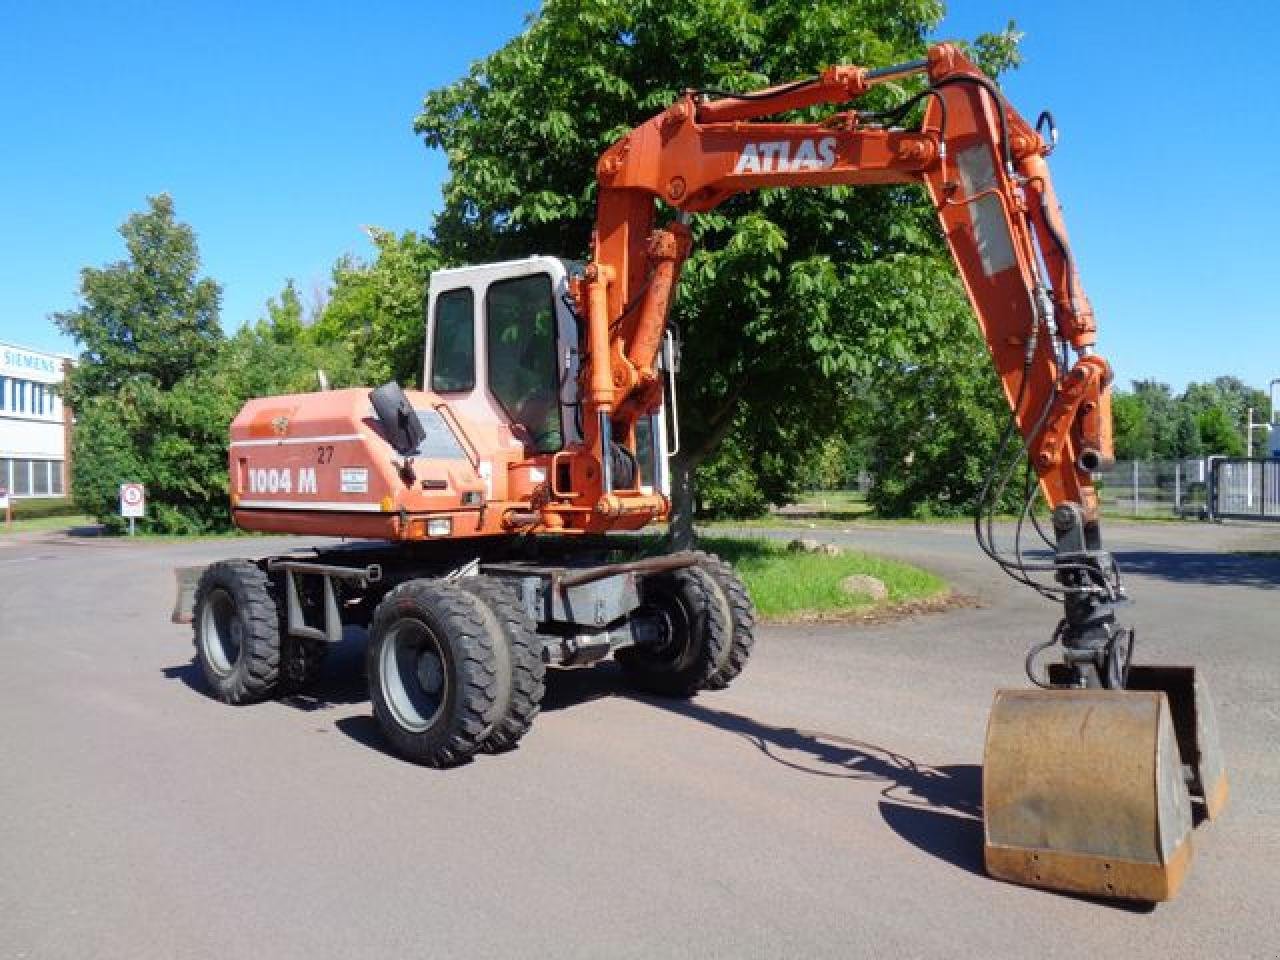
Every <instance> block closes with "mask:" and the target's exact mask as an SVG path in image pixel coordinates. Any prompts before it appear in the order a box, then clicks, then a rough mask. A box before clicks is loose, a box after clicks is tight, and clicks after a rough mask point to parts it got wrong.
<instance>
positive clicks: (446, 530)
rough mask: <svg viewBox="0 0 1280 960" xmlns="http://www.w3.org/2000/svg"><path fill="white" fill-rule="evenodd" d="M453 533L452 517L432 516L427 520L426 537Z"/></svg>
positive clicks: (445, 535) (444, 535)
mask: <svg viewBox="0 0 1280 960" xmlns="http://www.w3.org/2000/svg"><path fill="white" fill-rule="evenodd" d="M451 533H453V518H452V517H432V518H431V519H429V520H428V521H427V536H428V537H447V536H449V535H450V534H451Z"/></svg>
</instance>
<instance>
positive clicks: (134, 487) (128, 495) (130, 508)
mask: <svg viewBox="0 0 1280 960" xmlns="http://www.w3.org/2000/svg"><path fill="white" fill-rule="evenodd" d="M146 515H147V490H146V487H144V486H143V485H142V484H140V483H122V484H120V516H122V517H125V518H126V519H128V521H129V536H131V537H132V536H133V532H134V527H133V524H134V521H135V520H136V519H137V518H138V517H145V516H146Z"/></svg>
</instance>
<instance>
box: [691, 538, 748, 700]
mask: <svg viewBox="0 0 1280 960" xmlns="http://www.w3.org/2000/svg"><path fill="white" fill-rule="evenodd" d="M697 555H698V567H699V568H700V569H702V570H704V571H706V573H707V574H708V575H709V576H710V577H711V579H712V580H713V581H714V582H715V585H716V595H717V599H718V600H719V602H720V604H721V609H722V611H723V613H724V615H725V617H726V618H727V619H728V621H729V624H730V634H731V639H730V642H729V644H728V646H727V648H726V650H725V657H724V660H723V661H722V662H721V663H720V665H719V666H718V667H717V668H716V671H715V672H714V673H713V674H711V676H710V678H709V679H708V680H707V689H708V690H723V689H724V688H725V687H727V686H728V685H729V684H730V683H732V682H733V680H734V678H736V677H737V676H738V674H740V673H741V672H742V669H743V668H744V667H745V666H746V665H747V659H748V658H749V657H750V656H751V648H752V647H754V646H755V642H756V636H755V630H756V605H755V604H754V603H752V602H751V595H750V594H749V593H747V587H746V585H745V584H744V583H743V582H742V578H741V577H739V576H738V574H737V573H736V572H735V571H734V569H733V567H732V566H730V565H729V564H728V563H727V562H725V561H724V560H722V559H721V558H720V557H717V556H716V555H715V554H714V553H706V552H705V551H702V550H698V551H697Z"/></svg>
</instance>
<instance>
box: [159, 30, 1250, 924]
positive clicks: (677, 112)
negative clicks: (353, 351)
mask: <svg viewBox="0 0 1280 960" xmlns="http://www.w3.org/2000/svg"><path fill="white" fill-rule="evenodd" d="M920 74H923V75H924V78H925V80H926V84H925V87H924V89H923V90H922V91H921V92H920V93H918V94H917V95H915V96H914V97H911V98H909V99H906V100H905V101H903V102H902V103H900V104H899V105H897V106H895V107H893V108H891V109H889V110H884V111H879V112H871V111H863V112H859V111H858V110H857V109H854V108H851V106H850V105H851V104H853V103H854V102H856V101H857V100H858V99H859V98H860V97H861V96H862V95H864V94H865V93H867V91H868V90H870V89H871V88H872V87H873V86H875V85H876V84H881V83H884V82H886V81H890V80H902V79H905V78H908V77H912V76H915V75H920ZM823 105H830V106H831V108H832V109H833V111H834V112H832V113H831V114H830V115H829V116H826V117H825V119H821V120H818V121H816V122H770V121H769V120H767V119H766V118H769V117H773V116H777V115H779V114H783V113H787V112H790V111H796V110H802V109H808V108H815V107H820V106H823ZM919 105H922V106H923V113H922V120H921V121H920V122H919V124H918V125H917V126H916V127H915V128H911V129H908V128H905V127H904V125H903V124H904V122H905V121H906V120H907V118H909V117H911V116H914V115H915V112H916V111H914V110H913V108H916V107H917V106H919ZM1055 140H1056V130H1055V129H1054V128H1053V121H1052V117H1050V116H1048V115H1047V114H1042V115H1041V118H1040V121H1038V122H1037V124H1036V125H1034V126H1033V125H1031V124H1029V123H1028V122H1027V121H1026V120H1024V119H1023V118H1022V117H1021V116H1020V115H1019V114H1018V113H1017V112H1015V111H1014V110H1013V109H1012V108H1011V107H1010V106H1009V105H1008V103H1007V102H1006V101H1005V98H1004V96H1003V95H1002V93H1001V91H1000V90H999V88H998V87H997V86H996V85H995V84H994V83H993V82H992V81H991V80H990V79H989V78H988V77H987V76H986V75H985V74H984V73H983V72H982V71H981V70H980V69H978V68H977V67H976V66H975V65H974V64H973V63H971V62H970V61H969V60H968V59H966V58H965V56H964V55H963V54H962V53H961V52H960V51H959V50H958V49H957V48H956V47H954V46H951V45H948V44H940V45H937V46H933V47H931V48H930V49H929V50H928V54H927V57H926V58H924V59H921V60H918V61H914V62H911V63H904V64H899V65H896V66H890V67H884V68H880V69H864V68H861V67H856V66H835V67H830V68H828V69H826V70H824V71H823V72H822V74H821V75H819V76H816V77H812V78H808V79H804V80H799V81H796V82H793V83H787V84H784V85H782V86H776V87H772V88H769V89H765V90H759V91H755V92H751V93H740V94H732V95H724V94H715V93H708V92H703V91H688V92H686V93H685V94H684V95H682V96H681V97H680V98H679V99H678V100H676V102H675V103H673V104H672V105H671V106H670V107H669V108H667V109H666V110H665V111H663V112H662V113H660V114H658V115H657V116H655V117H653V118H651V119H650V120H648V121H647V122H645V123H643V124H641V125H639V126H638V127H636V128H635V129H633V130H631V131H630V132H629V133H627V134H626V135H625V136H623V137H622V138H621V139H620V140H618V141H617V142H616V143H614V144H613V145H612V146H610V147H609V148H608V149H607V150H606V151H605V152H604V154H603V156H601V158H600V160H599V164H598V167H597V177H598V183H599V207H598V213H597V221H596V231H595V235H594V240H593V246H592V250H591V259H590V261H589V262H588V263H586V264H585V265H583V264H579V263H574V262H570V261H565V260H561V259H558V258H555V257H548V256H535V257H530V258H529V259H526V260H518V261H511V262H505V263H494V264H486V265H483V266H475V267H463V268H458V269H447V270H440V271H437V272H436V273H434V274H433V275H432V278H431V283H430V290H429V294H428V298H427V338H428V339H427V351H426V367H425V371H424V387H425V389H423V390H404V389H402V388H401V387H400V386H399V385H397V384H395V383H390V384H386V385H384V386H382V387H379V388H377V389H375V390H372V391H368V390H364V389H346V390H332V391H321V392H316V393H308V394H298V395H292V396H276V397H266V398H262V399H257V400H252V401H250V402H249V403H248V404H246V406H245V407H244V409H243V410H242V411H241V412H240V414H239V415H238V416H237V417H236V419H235V421H234V422H233V424H232V427H231V444H230V464H229V466H230V485H231V502H232V509H233V515H234V518H235V522H236V523H237V524H238V525H239V526H240V527H242V528H244V529H247V530H257V531H269V532H275V533H296V534H307V535H311V536H326V535H327V536H336V537H343V538H348V540H349V542H346V543H344V544H341V545H335V546H331V547H322V548H316V549H314V550H310V551H308V552H303V553H290V554H286V555H282V556H275V557H268V558H264V559H260V560H255V561H248V560H240V561H230V562H224V563H217V564H214V565H212V566H210V567H208V568H206V569H204V570H202V571H198V572H190V571H189V572H187V573H186V575H185V576H182V577H180V585H182V586H183V589H182V590H180V594H179V602H178V606H177V608H176V609H175V614H174V616H175V619H178V620H188V619H189V620H191V621H192V622H193V623H194V633H195V644H196V649H197V658H198V660H199V663H200V665H201V667H202V669H203V672H204V675H205V677H206V678H207V680H208V682H209V684H210V686H211V688H212V689H213V691H214V692H215V693H216V695H217V696H218V697H220V698H221V699H223V700H225V701H227V702H230V703H243V702H251V701H255V700H261V699H264V698H266V697H269V696H272V695H275V694H278V693H279V692H281V691H284V690H291V689H296V688H297V687H299V686H300V685H302V684H305V683H306V682H307V681H308V680H309V679H310V678H311V677H312V676H314V673H315V669H316V666H317V664H318V663H319V662H320V659H321V657H322V655H323V652H324V650H325V649H326V647H327V646H328V645H330V644H332V643H334V642H336V641H338V640H340V639H341V637H342V631H343V627H344V625H357V626H362V627H365V628H367V630H368V635H369V644H368V653H367V666H368V676H369V686H370V699H371V701H372V704H373V709H374V713H375V715H376V717H377V720H378V722H379V724H380V726H381V728H382V730H383V731H384V733H385V734H386V736H387V738H388V739H389V741H390V742H391V744H392V745H393V747H394V748H395V750H396V751H397V752H398V753H399V754H401V755H402V756H404V757H405V758H407V759H410V760H413V761H416V762H420V763H425V764H430V765H434V766H449V765H453V764H456V763H459V762H462V761H464V760H466V759H468V758H470V757H471V756H472V755H474V754H476V753H478V752H481V751H487V752H497V751H501V750H505V749H509V748H511V747H513V746H514V745H515V744H516V742H517V741H518V740H519V739H520V737H521V736H523V735H524V733H525V732H526V731H527V730H528V729H529V727H530V724H531V723H532V721H533V718H534V716H535V714H536V713H537V710H538V704H539V700H540V698H541V696H542V692H543V684H544V678H545V670H546V667H547V665H585V664H590V663H592V662H595V661H597V660H600V659H602V658H604V657H606V656H610V655H612V656H614V657H615V659H616V660H617V661H618V662H619V663H620V665H621V669H622V671H623V673H624V675H625V676H626V677H628V678H629V679H630V680H631V681H632V682H633V683H634V684H635V685H637V686H638V687H640V688H642V689H645V690H648V691H651V692H655V693H659V694H666V695H672V696H691V695H693V694H695V693H697V692H699V691H702V690H709V689H710V690H714V689H719V688H722V687H724V686H726V685H727V684H728V683H729V682H731V681H732V680H733V679H734V677H736V676H737V675H738V673H740V672H741V670H742V669H743V667H744V665H745V663H746V661H747V658H748V656H749V655H750V652H751V649H752V644H753V642H754V627H755V618H754V611H753V608H752V605H751V600H750V598H749V596H748V594H747V591H746V590H745V588H744V587H743V584H742V582H741V580H740V579H739V578H738V577H737V576H736V575H735V574H734V572H733V570H732V569H731V568H730V567H729V565H728V564H726V563H724V562H723V561H721V560H720V559H718V558H716V557H714V556H712V555H710V554H707V553H703V552H698V551H681V552H675V553H670V554H666V555H660V556H648V557H644V558H641V559H623V560H618V559H617V557H616V554H614V553H611V552H610V546H611V544H612V546H614V547H616V546H617V543H618V541H617V540H616V539H614V540H612V541H611V540H610V539H609V538H607V537H603V536H601V535H604V534H608V533H612V532H616V531H627V530H637V529H640V528H642V527H644V526H646V525H648V524H651V523H653V522H655V521H661V520H664V519H665V518H666V517H667V516H668V512H669V509H670V499H669V493H670V477H669V472H668V469H667V460H668V458H669V457H670V456H671V455H672V453H673V451H674V450H675V449H676V448H677V447H678V445H679V427H678V417H677V416H676V406H677V395H676V380H675V364H676V358H677V356H678V350H677V349H676V344H675V341H674V337H673V330H672V327H671V325H670V324H669V322H668V312H669V308H670V305H671V302H672V299H673V297H674V296H675V295H676V289H677V284H678V281H679V276H680V271H681V266H682V264H683V262H684V260H685V258H686V257H687V256H688V254H689V249H690V230H689V227H688V222H689V219H690V218H691V217H692V216H695V215H697V214H699V213H702V212H705V211H709V210H712V209H714V208H715V207H716V206H717V205H718V204H721V203H723V202H724V201H725V200H726V199H728V198H729V197H732V196H734V195H735V194H738V193H741V192H744V191H748V190H758V189H761V188H765V187H796V186H801V187H814V186H823V185H837V184H841V185H858V186H862V185H875V184H911V183H919V184H922V185H923V186H924V188H925V190H926V191H927V193H928V196H929V197H930V199H931V200H932V202H933V204H934V206H935V207H936V209H937V212H938V216H939V219H940V221H941V225H942V230H943V233H944V235H945V237H946V242H947V244H948V246H949V248H950V251H951V253H952V256H953V257H954V259H955V262H956V266H957V267H958V269H959V272H960V276H961V278H962V279H963V281H964V285H965V288H966V290H967V292H968V295H969V298H970V300H971V302H972V304H973V308H974V312H975V314H976V316H977V320H978V323H979V325H980V327H981V330H982V333H983V336H984V337H985V339H986V343H987V346H988V348H989V351H990V354H991V358H992V360H993V362H994V363H995V367H996V370H997V372H998V374H999V376H1000V379H1001V381H1002V384H1003V388H1004V394H1005V396H1006V398H1007V400H1008V402H1009V407H1010V411H1011V415H1010V419H1009V422H1008V428H1007V430H1006V431H1005V435H1004V438H1003V441H1002V443H1001V448H1000V456H999V457H997V466H996V467H993V473H992V477H991V480H990V481H989V482H988V485H987V490H986V491H985V492H984V495H983V502H984V506H983V507H981V508H980V510H979V517H978V522H977V524H976V529H977V532H978V537H979V543H980V544H981V546H982V548H983V549H984V551H986V552H987V553H988V554H989V555H990V556H991V557H992V559H994V560H995V561H996V562H997V563H998V564H999V565H1000V566H1001V567H1002V568H1003V569H1004V570H1005V571H1006V572H1007V573H1009V574H1010V575H1011V576H1012V577H1013V578H1014V579H1015V580H1018V581H1019V582H1022V583H1024V584H1026V585H1028V586H1029V587H1032V588H1034V589H1035V590H1037V591H1039V592H1041V593H1042V594H1044V595H1045V596H1047V597H1049V598H1050V599H1052V600H1054V601H1055V602H1057V603H1060V604H1061V609H1062V615H1061V619H1060V621H1059V623H1058V625H1057V628H1056V629H1055V630H1054V631H1053V632H1052V634H1051V636H1050V638H1049V639H1048V640H1047V641H1044V642H1041V643H1038V644H1037V645H1036V646H1034V647H1033V648H1032V651H1031V653H1030V654H1029V655H1028V657H1027V673H1028V676H1029V678H1030V679H1031V681H1032V683H1033V687H1032V688H1029V689H1025V690H1003V691H999V692H998V693H997V695H996V698H995V703H994V706H993V709H992V713H991V716H990V720H989V725H988V731H987V743H986V752H985V764H984V784H983V809H984V818H985V857H986V864H987V868H988V871H989V872H990V873H991V874H992V875H993V876H996V877H1000V878H1004V879H1008V880H1012V881H1016V882H1019V883H1025V884H1030V885H1035V886H1041V887H1047V888H1051V889H1060V890H1069V891H1075V892H1082V893H1087V894H1093V895H1099V896H1104V897H1121V898H1132V899H1138V900H1148V901H1157V900H1164V899H1167V898H1169V897H1171V896H1173V895H1174V893H1175V892H1176V891H1177V889H1178V886H1179V884H1180V883H1181V881H1182V878H1183V876H1184V874H1185V872H1186V869H1187V866H1188V864H1189V861H1190V854H1191V842H1192V841H1191V826H1192V821H1193V809H1194V808H1193V801H1194V804H1195V805H1196V806H1198V807H1199V808H1201V809H1202V810H1203V812H1204V813H1205V814H1206V815H1208V816H1216V815H1217V814H1218V813H1219V812H1220V811H1221V810H1222V807H1223V805H1224V803H1225V801H1226V794H1227V786H1226V783H1227V781H1226V777H1225V774H1224V772H1223V763H1222V757H1221V752H1220V750H1219V747H1218V736H1217V730H1216V725H1215V721H1214V718H1213V713H1212V706H1211V704H1210V701H1209V698H1208V696H1207V694H1206V692H1205V689H1204V685H1203V682H1202V680H1201V679H1200V678H1198V677H1197V675H1196V674H1195V672H1194V670H1192V669H1191V668H1185V667H1151V666H1139V665H1136V664H1133V663H1131V656H1130V655H1131V651H1132V648H1133V640H1134V630H1133V627H1132V626H1131V625H1130V624H1129V623H1128V622H1127V621H1126V619H1125V618H1124V610H1125V605H1126V602H1127V597H1126V594H1125V590H1124V588H1123V586H1122V583H1121V579H1120V575H1119V572H1118V570H1117V568H1116V565H1115V563H1114V562H1113V560H1112V558H1111V556H1110V555H1109V554H1108V553H1107V552H1106V551H1105V550H1104V549H1103V546H1102V541H1101V535H1100V524H1099V507H1098V497H1097V493H1096V491H1095V488H1094V483H1093V473H1094V471H1096V470H1098V469H1100V468H1102V467H1104V466H1105V465H1107V464H1108V463H1110V461H1111V457H1112V444H1111V411H1110V390H1109V385H1110V383H1111V380H1112V373H1111V369H1110V367H1109V366H1108V364H1107V362H1106V360H1105V359H1103V357H1102V356H1101V354H1099V353H1098V351H1097V324H1096V322H1095V319H1094V314H1093V310H1092V308H1091V307H1090V304H1089V300H1088V298H1087V297H1086V295H1085V292H1084V288H1083V286H1082V284H1081V281H1080V278H1079V276H1078V274H1077V271H1076V267H1075V262H1074V259H1073V257H1072V253H1071V248H1070V246H1069V245H1068V242H1067V231H1066V227H1065V226H1064V224H1063V221H1062V218H1061V215H1060V211H1059V206H1058V201H1057V199H1056V197H1055V195H1054V190H1053V186H1052V183H1051V181H1050V178H1049V169H1048V166H1047V164H1046V157H1047V156H1048V155H1049V153H1050V152H1051V151H1052V148H1053V141H1055ZM656 201H660V203H659V202H656ZM1011 444H1015V445H1016V444H1021V445H1022V448H1023V449H1024V450H1025V462H1026V464H1027V465H1028V471H1029V472H1028V479H1029V481H1031V482H1028V483H1027V492H1028V499H1027V508H1026V510H1025V511H1024V513H1023V520H1026V519H1027V518H1029V517H1030V518H1032V519H1033V520H1034V519H1035V518H1034V514H1033V513H1032V506H1033V501H1034V497H1035V496H1036V494H1037V493H1039V494H1041V495H1043V497H1044V499H1045V500H1046V501H1047V502H1048V504H1049V506H1050V507H1051V509H1052V514H1051V523H1052V530H1051V532H1050V533H1045V532H1044V531H1043V530H1041V534H1042V536H1044V537H1045V540H1046V542H1047V544H1048V545H1049V546H1050V547H1051V548H1052V550H1053V557H1052V560H1051V561H1044V560H1041V561H1038V562H1033V563H1029V562H1028V561H1027V560H1026V558H1025V557H1024V556H1023V553H1022V551H1021V547H1020V543H1019V547H1018V550H1017V552H1016V554H1007V553H1002V552H1001V551H1000V550H999V549H997V546H996V543H995V538H994V536H993V525H992V522H991V516H990V514H991V512H992V511H993V510H994V507H992V506H991V504H992V503H994V502H995V501H996V500H998V499H1000V496H1001V495H1002V493H1003V491H1004V490H1005V489H1006V487H1007V485H1008V483H1009V482H1010V479H1011V477H1012V474H1013V470H1014V468H1016V466H1017V464H1018V463H1019V462H1021V461H1022V458H1020V457H1011V456H1010V455H1009V450H1010V445H1011ZM1006 461H1010V462H1011V463H1012V466H1011V467H1008V468H1006V467H1004V466H1000V465H999V464H1003V463H1005V462H1006ZM1035 481H1038V483H1037V482H1035ZM1019 482H1021V481H1019ZM1037 487H1038V490H1037V489H1036V488H1037ZM984 513H985V516H984ZM1022 526H1023V525H1022V524H1021V523H1019V524H1018V531H1019V534H1020V533H1021V530H1022ZM1036 526H1037V529H1039V525H1038V523H1037V524H1036ZM350 538H354V542H352V541H351V540H350ZM1037 574H1039V575H1040V576H1037ZM1051 646H1053V647H1057V648H1058V649H1059V651H1060V657H1059V658H1058V659H1057V661H1056V662H1054V663H1052V664H1050V665H1049V666H1048V668H1047V670H1046V671H1044V672H1043V673H1041V672H1040V671H1038V669H1037V668H1036V666H1035V657H1036V656H1037V655H1039V654H1041V653H1043V652H1044V651H1047V650H1048V649H1049V648H1050V647H1051Z"/></svg>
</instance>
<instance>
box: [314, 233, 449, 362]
mask: <svg viewBox="0 0 1280 960" xmlns="http://www.w3.org/2000/svg"><path fill="white" fill-rule="evenodd" d="M368 233H369V236H370V239H371V240H372V241H373V244H374V247H375V248H376V249H377V256H376V257H375V258H374V260H373V261H372V262H369V263H366V262H364V261H362V260H359V259H357V258H355V257H352V256H345V257H342V258H341V259H339V260H338V262H337V264H336V265H335V266H334V268H333V283H332V287H331V288H330V291H329V300H328V302H327V303H326V304H325V307H324V309H323V311H321V313H320V316H319V317H318V318H317V320H316V323H315V324H314V326H313V327H312V328H311V330H310V331H309V333H310V337H311V339H312V340H313V341H314V342H316V343H322V344H340V345H342V346H344V347H345V348H346V349H347V350H348V352H349V353H350V355H351V357H352V359H353V361H354V362H355V364H356V366H357V367H358V368H359V370H360V372H361V375H362V376H363V377H364V379H365V381H366V382H369V383H383V382H385V381H387V380H393V379H394V380H398V381H399V382H400V383H401V384H403V385H405V386H418V385H419V384H420V381H421V379H422V363H423V355H424V349H425V332H426V319H425V314H424V307H425V298H426V293H427V281H428V279H429V278H430V276H431V271H432V270H434V269H436V268H437V267H438V266H440V265H441V264H440V258H439V255H438V254H437V252H436V248H435V245H434V244H433V243H431V242H430V241H429V240H428V239H427V238H425V237H423V236H421V235H420V234H417V233H414V232H413V231H406V232H405V233H402V234H399V235H397V234H395V233H393V232H391V231H390V230H383V229H380V228H377V227H371V228H369V229H368Z"/></svg>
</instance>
